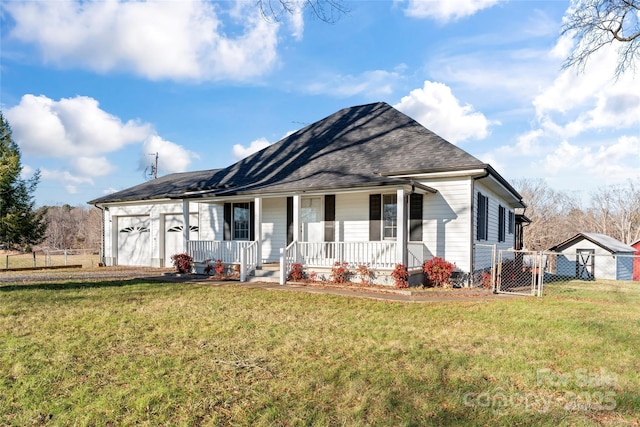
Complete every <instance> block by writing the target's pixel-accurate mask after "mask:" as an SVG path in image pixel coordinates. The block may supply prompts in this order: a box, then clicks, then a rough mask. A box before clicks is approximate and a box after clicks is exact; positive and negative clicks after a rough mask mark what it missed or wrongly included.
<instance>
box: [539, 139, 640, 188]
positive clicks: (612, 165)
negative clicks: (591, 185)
mask: <svg viewBox="0 0 640 427" xmlns="http://www.w3.org/2000/svg"><path fill="white" fill-rule="evenodd" d="M544 169H545V171H546V172H547V173H548V174H551V175H556V174H559V173H561V172H566V171H571V172H575V171H577V172H581V173H582V174H584V175H586V176H589V177H591V179H594V177H595V178H598V179H600V180H601V183H616V182H624V181H626V180H628V179H632V180H637V179H640V137H636V136H621V137H620V138H618V139H617V141H615V142H613V143H609V144H608V145H607V144H606V142H605V143H602V144H600V145H599V146H593V147H585V146H583V145H573V144H570V143H569V142H567V141H562V142H561V143H560V145H559V146H558V147H557V148H556V149H555V150H554V151H553V152H552V153H550V154H548V155H547V156H546V157H545V162H544Z"/></svg>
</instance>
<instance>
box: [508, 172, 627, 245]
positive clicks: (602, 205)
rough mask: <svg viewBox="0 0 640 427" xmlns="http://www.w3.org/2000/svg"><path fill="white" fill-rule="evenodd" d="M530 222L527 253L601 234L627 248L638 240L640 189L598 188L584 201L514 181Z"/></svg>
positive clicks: (538, 182) (545, 186) (538, 183)
mask: <svg viewBox="0 0 640 427" xmlns="http://www.w3.org/2000/svg"><path fill="white" fill-rule="evenodd" d="M514 187H515V188H516V189H517V190H518V192H519V193H520V195H521V196H522V198H523V201H524V202H525V203H526V204H527V208H526V209H525V210H524V211H523V210H520V213H524V215H525V216H526V217H527V218H529V219H530V220H531V224H529V225H527V226H526V227H525V229H524V247H525V249H527V250H535V251H539V250H546V249H549V248H551V247H552V246H554V245H557V244H559V243H562V242H563V241H565V240H567V239H569V238H571V237H573V236H574V235H576V234H577V233H580V232H592V233H601V234H606V235H608V236H611V237H613V238H614V239H617V240H619V241H621V242H623V243H626V244H628V245H630V244H631V243H634V242H637V241H638V240H640V186H638V185H637V183H633V182H631V181H629V182H628V183H627V184H622V185H612V186H607V187H600V188H598V189H596V190H594V191H593V192H591V193H590V194H589V195H588V196H587V199H586V201H585V199H584V198H583V196H584V195H583V194H582V193H575V192H567V191H562V190H555V189H553V188H551V187H550V186H549V185H548V184H547V183H546V182H545V181H543V180H532V179H520V180H516V181H514Z"/></svg>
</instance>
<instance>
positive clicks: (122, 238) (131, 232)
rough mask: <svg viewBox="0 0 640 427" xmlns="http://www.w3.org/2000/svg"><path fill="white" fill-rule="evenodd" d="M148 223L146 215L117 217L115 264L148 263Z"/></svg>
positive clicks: (149, 259) (149, 250)
mask: <svg viewBox="0 0 640 427" xmlns="http://www.w3.org/2000/svg"><path fill="white" fill-rule="evenodd" d="M150 223H151V220H150V218H149V216H148V215H145V216H121V217H118V220H117V224H118V253H117V265H127V266H148V265H150V263H151V238H150V236H151V229H150Z"/></svg>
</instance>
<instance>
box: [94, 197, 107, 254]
mask: <svg viewBox="0 0 640 427" xmlns="http://www.w3.org/2000/svg"><path fill="white" fill-rule="evenodd" d="M93 206H94V207H95V208H98V209H100V217H101V219H102V220H101V221H100V240H101V241H100V263H101V264H102V265H103V266H106V265H107V263H106V262H105V258H104V243H105V226H104V211H105V209H104V208H103V207H101V206H98V204H95V205H93Z"/></svg>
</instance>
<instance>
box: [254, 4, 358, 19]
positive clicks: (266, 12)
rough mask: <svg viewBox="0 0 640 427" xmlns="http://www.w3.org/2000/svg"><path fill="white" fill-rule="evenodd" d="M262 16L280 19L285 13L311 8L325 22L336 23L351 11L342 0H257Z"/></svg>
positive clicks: (290, 13)
mask: <svg viewBox="0 0 640 427" xmlns="http://www.w3.org/2000/svg"><path fill="white" fill-rule="evenodd" d="M256 1H257V4H258V7H259V8H260V12H262V16H264V17H265V18H266V19H274V20H276V21H280V20H281V19H282V17H283V16H284V15H294V14H297V13H301V12H302V11H304V10H309V11H310V12H311V13H312V14H313V15H314V16H316V17H317V18H318V19H320V20H321V21H323V22H327V23H334V22H336V21H337V20H338V19H340V17H341V16H342V15H344V14H345V13H347V12H349V9H348V8H347V7H346V6H345V4H344V2H343V1H342V0H256Z"/></svg>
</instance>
